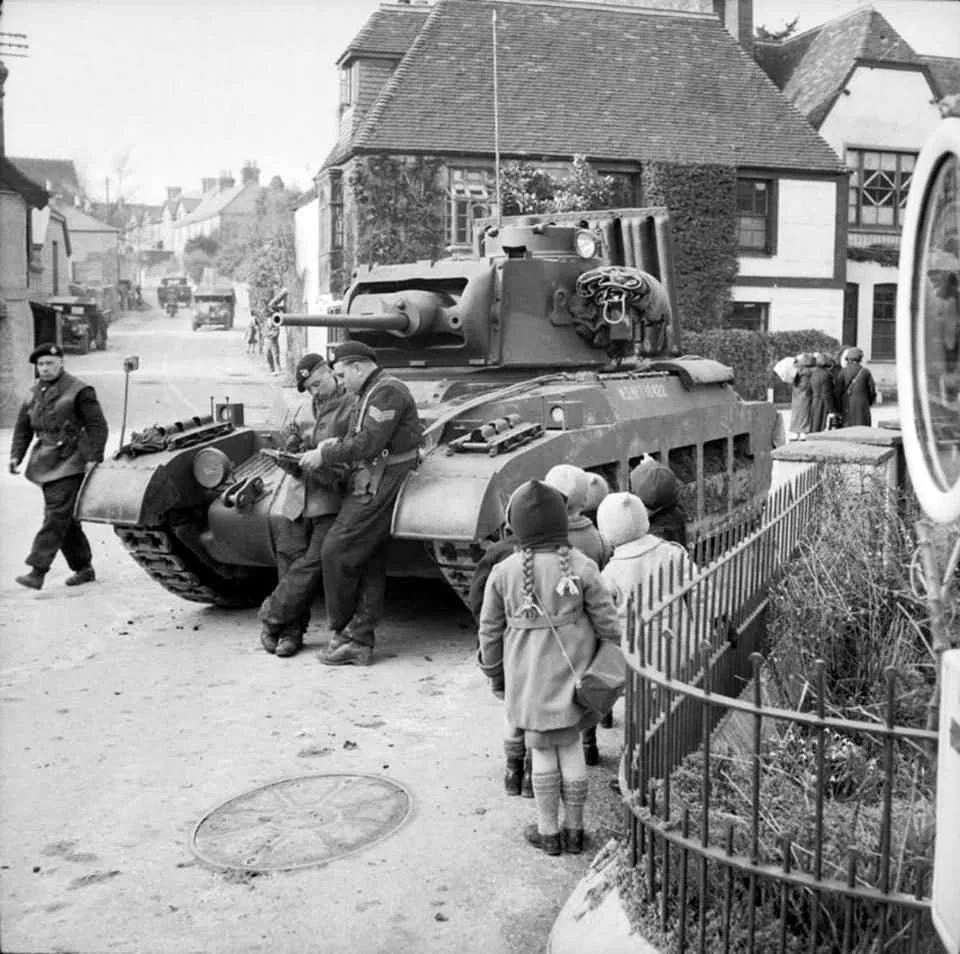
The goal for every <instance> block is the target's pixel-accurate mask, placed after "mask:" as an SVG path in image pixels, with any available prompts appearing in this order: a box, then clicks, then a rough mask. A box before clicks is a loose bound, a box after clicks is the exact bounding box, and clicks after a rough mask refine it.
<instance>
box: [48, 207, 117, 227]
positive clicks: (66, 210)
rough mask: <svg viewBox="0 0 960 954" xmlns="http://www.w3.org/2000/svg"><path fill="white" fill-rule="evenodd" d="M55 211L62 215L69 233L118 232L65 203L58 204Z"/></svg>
mask: <svg viewBox="0 0 960 954" xmlns="http://www.w3.org/2000/svg"><path fill="white" fill-rule="evenodd" d="M57 209H58V210H59V211H60V212H62V213H63V217H64V218H65V219H66V220H67V228H69V229H70V231H71V232H118V231H119V229H116V228H114V227H113V226H112V225H108V224H107V223H106V222H101V221H100V219H95V218H94V217H93V216H92V215H87V213H86V212H84V211H83V210H82V209H78V208H77V207H76V206H74V205H69V204H67V203H58V204H57Z"/></svg>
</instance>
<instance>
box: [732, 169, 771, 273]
mask: <svg viewBox="0 0 960 954" xmlns="http://www.w3.org/2000/svg"><path fill="white" fill-rule="evenodd" d="M745 183H755V184H759V183H762V184H763V185H764V186H766V195H767V203H766V206H767V207H766V209H765V210H764V211H763V212H762V213H757V212H755V211H752V212H746V211H745V210H743V209H741V208H740V186H741V184H745ZM778 185H779V180H777V179H775V178H773V177H772V176H764V175H738V176H737V185H736V190H737V191H736V197H735V202H736V210H737V253H738V254H739V255H743V256H750V255H753V256H759V257H763V258H770V257H772V256H774V255H776V254H777V207H778V198H779V189H778ZM748 215H749V216H751V217H752V218H755V219H760V218H762V219H763V228H764V235H763V244H762V246H761V245H745V244H743V242H742V241H741V235H742V225H743V219H744V217H745V216H748Z"/></svg>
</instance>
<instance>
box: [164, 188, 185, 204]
mask: <svg viewBox="0 0 960 954" xmlns="http://www.w3.org/2000/svg"><path fill="white" fill-rule="evenodd" d="M182 192H183V189H182V188H181V187H180V186H167V202H174V201H175V200H176V199H179V198H180V194H181V193H182Z"/></svg>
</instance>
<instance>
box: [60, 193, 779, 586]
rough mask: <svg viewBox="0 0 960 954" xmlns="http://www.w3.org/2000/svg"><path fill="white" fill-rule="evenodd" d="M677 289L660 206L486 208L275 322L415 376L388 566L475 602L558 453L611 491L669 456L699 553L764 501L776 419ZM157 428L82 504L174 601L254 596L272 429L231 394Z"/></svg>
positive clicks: (262, 549) (274, 441)
mask: <svg viewBox="0 0 960 954" xmlns="http://www.w3.org/2000/svg"><path fill="white" fill-rule="evenodd" d="M674 299H675V288H674V278H673V271H672V259H671V247H670V231H669V216H668V214H667V212H666V210H664V209H658V208H653V209H615V210H606V211H600V212H589V213H562V214H557V215H550V216H524V217H511V218H505V219H503V220H502V221H492V220H487V221H484V222H482V223H480V226H479V227H478V229H477V231H476V235H475V245H474V254H472V255H468V256H462V257H453V258H445V259H441V260H437V261H425V262H415V263H410V264H403V265H366V266H363V267H360V268H358V269H357V270H356V271H355V272H354V274H353V279H352V282H351V285H350V288H349V289H348V291H347V293H346V294H345V296H344V300H343V304H342V307H341V309H340V311H339V313H338V314H327V315H298V314H277V315H275V316H274V317H273V320H274V322H275V323H277V324H279V325H282V326H287V327H297V326H299V327H303V326H317V327H327V328H329V329H331V339H332V340H333V343H337V342H340V341H345V340H351V339H352V340H358V341H363V342H365V343H366V344H368V345H370V346H372V347H373V348H375V349H376V351H377V354H378V357H379V360H380V363H381V365H382V366H383V367H384V368H386V369H388V370H389V372H390V373H391V374H393V375H396V376H397V377H399V378H402V379H403V380H404V381H405V382H406V383H407V384H408V386H409V387H410V389H411V391H412V392H413V394H414V396H415V397H416V400H417V405H418V408H419V412H420V415H421V418H422V420H423V422H424V427H425V438H424V444H423V446H422V449H421V461H420V465H419V467H418V468H417V469H416V470H415V471H413V472H412V473H411V474H410V475H409V477H408V479H407V481H406V482H405V484H404V485H403V487H402V489H401V491H400V494H399V495H398V498H397V501H396V504H395V507H394V512H393V519H392V527H391V533H392V543H391V550H390V558H389V571H388V572H390V573H391V575H404V576H442V577H443V578H444V579H445V580H446V581H447V582H448V583H449V584H450V585H451V586H452V587H453V588H454V589H455V590H456V592H457V593H458V594H460V595H461V597H464V598H465V597H466V594H467V592H468V590H469V585H470V580H471V578H472V575H473V571H474V568H475V566H476V564H477V562H478V561H479V559H480V557H481V556H482V554H483V552H484V549H485V548H486V547H487V546H488V545H489V544H490V543H491V542H493V541H495V540H496V539H498V536H499V534H500V532H501V526H502V523H503V519H504V511H505V506H506V503H507V500H508V498H509V496H510V494H511V492H512V491H513V490H514V489H515V488H516V487H517V486H518V485H519V484H520V483H522V482H523V481H525V480H528V479H531V478H542V477H543V475H544V474H545V473H546V472H547V470H549V469H550V468H551V467H552V466H553V465H555V464H558V463H574V464H577V465H578V466H580V467H583V468H585V469H586V470H588V471H591V472H595V473H598V474H601V475H602V476H603V477H604V478H605V479H606V480H607V482H608V484H609V485H610V488H611V490H623V489H627V487H628V479H629V474H630V471H631V469H632V468H633V467H634V466H635V465H636V464H637V463H638V462H639V461H640V460H641V458H643V457H644V455H650V456H652V457H654V458H656V459H658V460H660V461H661V462H663V463H666V464H668V465H669V466H670V467H671V468H672V469H673V470H674V472H675V473H676V474H677V476H678V477H679V479H680V481H681V485H682V493H681V500H682V502H683V503H684V505H685V508H686V511H687V515H688V517H689V525H688V534H689V536H690V538H691V539H693V540H699V541H700V542H699V544H698V547H699V548H700V549H699V551H698V552H699V553H700V554H704V553H706V552H708V551H707V549H705V547H707V546H708V545H709V542H710V541H711V540H717V539H723V537H722V534H723V531H724V528H725V527H726V526H727V525H728V524H731V523H732V522H734V521H736V520H739V519H742V517H743V513H744V511H745V510H751V509H752V510H755V511H757V512H759V508H760V507H761V506H762V503H763V501H764V499H765V498H766V494H767V491H768V490H769V485H770V474H771V451H772V450H773V448H774V447H775V446H776V445H777V444H778V443H780V442H781V441H782V428H781V427H780V426H779V417H778V415H777V413H776V410H775V408H774V407H773V405H772V404H769V403H766V402H747V401H743V400H742V399H741V398H740V397H739V396H738V395H737V393H736V392H735V390H734V389H733V386H732V385H733V374H732V371H731V370H730V369H729V368H727V367H726V366H724V365H722V364H719V363H718V362H715V361H711V360H707V359H704V358H701V357H696V356H691V355H684V354H683V352H682V346H681V339H680V333H679V323H678V321H677V320H676V307H675V301H674ZM220 418H222V419H220ZM160 430H161V431H163V433H157V434H156V435H154V437H155V440H153V442H152V443H153V445H155V446H153V447H149V448H148V449H146V450H144V441H143V440H139V443H138V446H136V447H134V448H133V449H131V448H129V447H128V448H121V450H120V451H119V452H118V454H117V455H116V456H115V457H114V458H113V459H112V460H109V461H105V462H104V463H102V464H100V465H98V467H96V468H95V469H94V470H93V471H92V472H91V474H90V475H89V477H88V479H87V481H86V483H85V484H84V487H83V489H82V491H81V494H80V498H79V501H78V513H79V515H80V517H81V519H83V520H87V521H98V522H106V523H112V524H113V525H114V526H115V528H116V531H117V533H118V534H119V535H120V537H121V539H122V540H123V541H124V543H125V544H126V545H127V547H128V548H129V550H130V552H131V554H132V555H133V557H134V558H135V559H137V560H138V561H139V562H140V563H141V565H143V566H144V568H145V569H147V571H148V572H149V573H150V574H151V576H153V578H154V579H155V580H157V582H159V583H160V584H162V585H163V586H165V587H167V588H168V589H170V590H171V591H173V592H175V593H178V594H179V595H181V596H183V597H184V598H186V599H191V600H199V601H202V602H211V603H219V604H222V605H237V604H253V603H255V602H257V601H258V600H259V599H261V598H262V596H263V595H264V593H265V592H267V591H268V589H269V587H270V586H272V585H273V578H274V577H273V568H274V564H275V560H274V553H275V548H274V527H275V525H276V521H277V520H278V519H282V516H283V515H282V512H281V510H282V506H283V504H282V498H283V496H284V495H283V494H281V493H279V492H278V490H279V486H280V483H281V480H282V477H283V471H282V470H281V469H280V468H279V466H278V464H277V463H276V461H274V460H273V459H271V457H270V456H268V455H265V454H263V453H260V451H262V450H269V449H270V448H275V447H279V446H280V444H281V432H280V430H279V429H278V430H276V431H271V430H270V429H261V430H254V429H251V428H248V427H245V426H244V425H243V421H242V409H239V410H238V409H237V408H236V407H232V408H231V407H229V406H225V407H222V408H219V409H218V410H217V412H216V413H215V414H214V415H212V416H211V417H210V418H204V419H194V420H193V421H189V422H176V423H175V424H174V425H172V426H171V427H170V428H167V429H160ZM141 437H142V435H138V438H141ZM150 443H151V442H150V441H149V440H148V441H147V442H146V444H148V445H149V444H150Z"/></svg>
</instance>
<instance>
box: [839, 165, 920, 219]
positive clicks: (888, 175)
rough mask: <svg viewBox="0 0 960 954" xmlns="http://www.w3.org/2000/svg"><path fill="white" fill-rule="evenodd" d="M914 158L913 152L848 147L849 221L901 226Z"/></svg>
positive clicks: (911, 177)
mask: <svg viewBox="0 0 960 954" xmlns="http://www.w3.org/2000/svg"><path fill="white" fill-rule="evenodd" d="M916 162H917V155H916V153H914V152H881V151H879V150H876V149H848V150H847V165H848V166H849V167H850V169H851V172H850V198H849V213H848V216H847V221H848V222H849V224H850V225H855V226H879V227H881V228H894V229H898V228H900V227H901V226H902V225H903V215H904V210H905V209H906V206H907V195H908V193H909V192H910V182H911V180H912V179H913V169H914V166H915V165H916Z"/></svg>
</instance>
